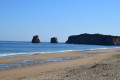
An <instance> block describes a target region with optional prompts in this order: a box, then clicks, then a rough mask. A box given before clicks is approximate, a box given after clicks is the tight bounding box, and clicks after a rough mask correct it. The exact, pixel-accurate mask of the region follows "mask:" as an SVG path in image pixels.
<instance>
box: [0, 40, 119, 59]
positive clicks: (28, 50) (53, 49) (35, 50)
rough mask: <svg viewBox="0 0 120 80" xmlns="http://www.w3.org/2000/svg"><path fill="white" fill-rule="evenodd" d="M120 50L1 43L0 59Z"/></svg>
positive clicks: (26, 42)
mask: <svg viewBox="0 0 120 80" xmlns="http://www.w3.org/2000/svg"><path fill="white" fill-rule="evenodd" d="M113 48H120V46H102V45H84V44H65V43H58V44H53V43H49V42H41V43H31V42H29V41H0V58H6V57H16V56H27V55H35V54H50V53H63V52H76V51H87V50H101V49H113Z"/></svg>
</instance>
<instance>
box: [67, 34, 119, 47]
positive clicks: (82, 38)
mask: <svg viewBox="0 0 120 80" xmlns="http://www.w3.org/2000/svg"><path fill="white" fill-rule="evenodd" d="M66 43H68V44H90V45H120V36H112V35H103V34H87V33H85V34H80V35H73V36H69V38H68V40H67V41H66Z"/></svg>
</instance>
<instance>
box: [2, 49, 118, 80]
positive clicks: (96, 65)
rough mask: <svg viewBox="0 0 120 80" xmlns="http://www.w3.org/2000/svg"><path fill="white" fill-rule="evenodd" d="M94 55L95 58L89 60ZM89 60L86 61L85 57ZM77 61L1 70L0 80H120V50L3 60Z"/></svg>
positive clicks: (7, 60) (5, 61)
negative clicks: (61, 59)
mask: <svg viewBox="0 0 120 80" xmlns="http://www.w3.org/2000/svg"><path fill="white" fill-rule="evenodd" d="M89 55H92V56H89ZM84 56H87V57H84ZM66 57H80V58H77V59H71V60H65V61H57V62H48V63H44V64H35V65H31V66H28V67H22V68H12V69H9V70H0V80H119V79H120V49H107V50H95V51H82V52H69V53H53V54H41V55H31V56H23V57H13V58H2V59H0V64H2V63H12V62H19V61H23V60H43V59H47V60H55V59H59V58H66Z"/></svg>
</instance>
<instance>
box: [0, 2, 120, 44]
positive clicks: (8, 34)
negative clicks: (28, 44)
mask: <svg viewBox="0 0 120 80" xmlns="http://www.w3.org/2000/svg"><path fill="white" fill-rule="evenodd" d="M119 3H120V0H34V1H33V0H0V41H31V40H32V37H33V36H34V35H39V38H40V40H41V42H49V41H50V38H51V37H57V38H58V41H59V42H65V41H67V39H68V37H69V36H70V35H78V34H82V33H91V34H94V33H100V34H106V35H115V36H120V31H119V30H120V22H119V21H120V10H119V9H120V5H119Z"/></svg>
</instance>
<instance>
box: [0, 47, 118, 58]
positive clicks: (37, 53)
mask: <svg viewBox="0 0 120 80" xmlns="http://www.w3.org/2000/svg"><path fill="white" fill-rule="evenodd" d="M107 49H120V47H114V48H96V49H84V50H63V51H53V52H22V53H9V54H0V59H1V58H2V59H3V58H13V57H23V56H32V55H40V54H54V53H69V52H70V53H71V52H82V51H95V50H107ZM4 55H6V56H4Z"/></svg>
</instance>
